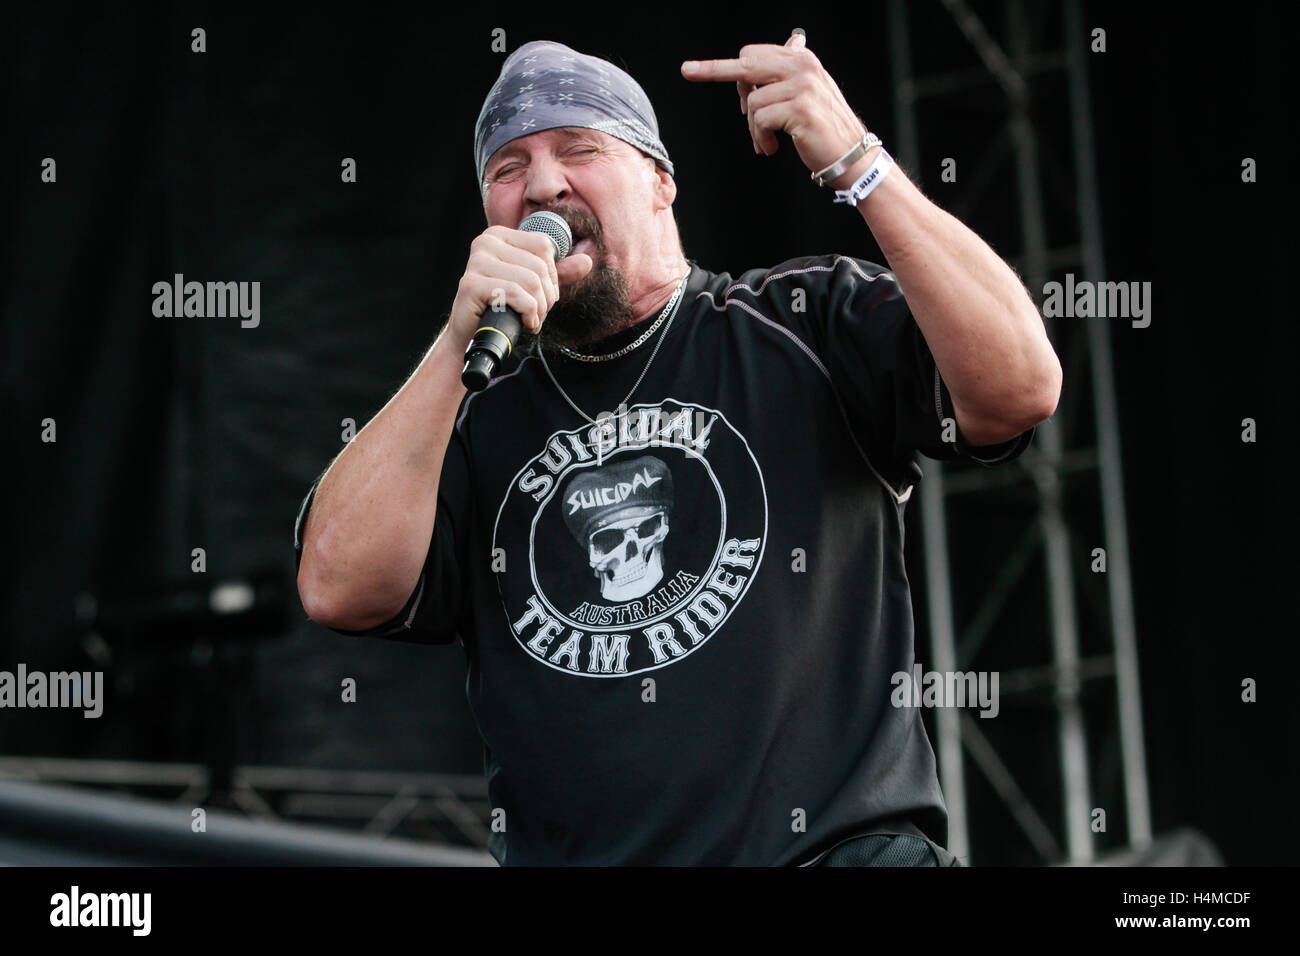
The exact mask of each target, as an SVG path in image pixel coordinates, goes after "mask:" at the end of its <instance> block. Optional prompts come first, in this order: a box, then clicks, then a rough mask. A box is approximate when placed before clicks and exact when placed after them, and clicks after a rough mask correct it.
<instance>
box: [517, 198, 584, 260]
mask: <svg viewBox="0 0 1300 956" xmlns="http://www.w3.org/2000/svg"><path fill="white" fill-rule="evenodd" d="M519 228H520V229H521V230H522V231H524V232H540V233H541V234H542V235H544V236H548V237H550V240H551V242H553V243H555V258H556V259H563V258H564V257H565V256H567V255H568V254H569V250H570V249H572V248H573V233H572V232H571V231H570V230H569V224H568V223H567V222H565V221H564V218H563V217H562V216H559V215H557V214H556V213H553V212H547V211H546V210H544V209H543V210H539V211H537V212H532V213H529V214H528V215H527V216H525V217H524V221H523V222H521V223H520V224H519Z"/></svg>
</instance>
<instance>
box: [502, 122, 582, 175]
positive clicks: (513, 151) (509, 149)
mask: <svg viewBox="0 0 1300 956" xmlns="http://www.w3.org/2000/svg"><path fill="white" fill-rule="evenodd" d="M557 132H558V133H559V134H560V137H561V138H562V139H563V140H564V142H566V143H568V142H572V141H573V140H575V139H585V138H587V136H588V135H589V134H590V133H591V132H592V130H589V129H579V128H574V129H558V130H557ZM593 138H594V137H593ZM527 154H528V151H527V150H526V149H524V148H523V147H522V146H518V145H511V144H510V143H507V144H506V145H505V146H502V147H501V149H500V150H498V151H497V153H496V154H495V155H494V156H493V157H492V160H491V162H490V163H489V165H491V166H492V167H493V168H494V169H495V168H496V167H498V166H500V165H501V164H502V163H504V162H505V161H506V160H508V159H510V158H511V157H514V156H526V155H527Z"/></svg>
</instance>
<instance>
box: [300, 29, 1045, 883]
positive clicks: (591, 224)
mask: <svg viewBox="0 0 1300 956" xmlns="http://www.w3.org/2000/svg"><path fill="white" fill-rule="evenodd" d="M682 75H683V76H684V77H685V78H686V79H687V80H692V81H722V82H734V83H736V86H737V89H738V91H739V97H740V107H741V111H742V112H743V114H744V117H745V119H746V121H747V122H748V124H749V129H750V133H751V135H752V138H753V142H754V149H755V150H756V151H757V152H760V153H764V154H771V153H773V152H775V151H776V149H777V145H778V140H777V134H778V133H779V132H784V133H785V134H786V135H788V136H789V137H790V138H791V140H792V141H793V143H794V147H795V149H796V150H797V151H798V153H799V156H800V158H801V159H802V160H803V162H804V164H805V165H806V166H807V167H808V169H809V171H810V173H813V174H814V176H815V178H817V180H818V182H819V184H820V185H822V186H824V187H826V190H825V194H824V195H825V197H826V201H828V202H829V201H831V200H832V198H834V199H836V200H838V201H842V202H843V203H844V209H845V213H846V214H851V210H852V209H856V210H857V214H858V215H860V216H861V217H862V219H863V221H864V222H865V223H866V226H865V228H864V235H863V239H864V240H865V239H866V235H865V229H866V228H869V229H870V230H871V233H872V235H874V236H875V238H876V241H877V242H878V243H879V245H880V248H881V250H882V251H883V252H884V256H885V258H886V260H887V261H888V265H889V268H888V269H884V268H882V267H880V266H878V265H874V264H872V263H870V262H865V261H863V260H861V259H857V258H854V257H851V256H846V255H825V256H812V257H806V258H800V259H794V260H791V261H789V262H784V263H781V264H780V265H778V266H775V267H773V268H771V269H753V270H750V271H748V272H745V273H743V274H741V275H740V276H739V277H737V278H732V277H731V276H730V275H727V274H715V273H712V272H710V271H708V270H707V269H705V268H703V267H702V266H700V265H698V264H696V263H695V262H693V261H689V260H687V259H686V258H685V256H684V254H683V250H682V245H681V241H680V239H679V236H678V231H677V224H676V221H675V219H674V216H673V203H674V201H675V200H676V198H677V188H676V182H675V180H674V178H673V165H672V163H671V161H670V160H669V157H668V152H667V150H666V149H665V147H664V144H663V143H662V142H661V141H660V137H659V127H658V123H657V120H656V118H655V114H654V111H653V109H652V108H651V105H650V102H649V100H648V99H647V97H646V95H645V93H644V92H643V91H642V90H641V88H640V87H639V86H638V85H637V83H636V82H635V81H634V80H633V79H632V78H631V77H630V76H628V75H627V74H626V73H624V72H623V71H622V70H620V69H618V68H617V67H615V66H613V65H612V64H610V63H608V62H606V61H604V60H601V59H598V58H595V57H591V56H586V55H583V54H580V53H578V52H576V51H574V50H571V49H569V48H568V47H566V46H563V45H561V44H558V43H551V42H534V43H529V44H526V45H525V46H523V47H522V48H520V49H519V50H517V51H516V52H515V53H514V54H513V55H511V56H510V57H509V58H508V59H507V60H506V62H505V64H504V66H503V67H502V70H501V75H500V78H499V79H498V80H497V82H496V84H495V85H494V86H493V87H492V89H491V91H490V92H489V94H488V96H487V99H486V101H485V102H484V104H483V108H482V111H481V113H480V115H479V119H478V126H477V129H476V132H475V161H476V164H477V173H478V178H479V185H480V189H481V192H482V197H483V208H484V212H485V214H486V219H487V224H488V225H487V228H486V229H485V230H484V231H483V232H482V233H481V234H480V235H479V236H478V237H477V238H475V239H474V241H473V242H472V243H471V245H470V250H469V257H468V262H467V265H466V268H465V272H464V275H463V276H462V278H461V280H460V285H459V288H458V292H457V295H456V299H455V301H454V303H453V304H452V307H451V314H450V317H449V318H448V320H447V324H446V327H445V328H444V329H443V330H442V332H441V333H440V334H439V335H438V337H437V339H436V341H435V342H434V343H433V345H432V347H431V348H430V349H429V351H428V353H427V354H426V355H425V357H424V359H423V361H422V362H421V364H420V365H419V367H418V368H417V369H416V371H415V372H414V373H413V374H412V375H411V377H410V378H409V379H408V381H407V382H406V383H405V385H403V386H402V388H401V389H400V391H398V392H397V394H396V395H395V396H394V397H393V398H392V400H391V401H389V402H388V404H387V405H386V406H385V407H384V408H383V410H382V411H380V412H379V413H378V414H377V415H376V416H375V417H374V419H373V420H371V421H370V423H369V424H367V425H366V427H365V428H364V429H363V430H362V431H361V432H360V433H359V434H358V435H357V436H356V437H355V438H354V439H353V440H352V441H351V442H350V443H349V444H348V445H347V447H346V448H345V449H344V450H343V452H342V453H341V454H340V455H339V456H338V457H337V458H336V459H335V461H334V462H333V464H331V465H330V467H329V469H328V470H327V471H326V472H325V473H324V474H323V475H322V476H321V477H320V478H319V479H318V480H317V482H316V484H315V485H314V486H313V488H312V490H311V491H310V492H309V493H308V495H307V498H306V500H305V501H304V502H303V506H302V509H301V511H300V512H299V516H298V522H297V527H296V529H295V546H296V547H297V549H298V554H299V570H298V588H299V592H300V594H301V596H302V600H303V604H304V606H305V608H306V610H307V613H308V614H309V615H310V616H311V618H312V619H313V620H315V621H318V622H320V623H321V624H324V625H326V626H328V627H331V628H333V629H335V630H339V631H342V632H343V633H348V634H365V635H374V636H380V637H386V638H391V639H396V640H406V641H417V642H423V643H444V642H450V641H453V640H459V641H460V643H461V646H462V647H463V649H464V652H465V654H466V657H467V661H468V666H469V677H468V681H467V685H466V692H467V694H468V697H469V703H470V706H471V709H472V712H473V714H474V718H475V720H476V722H477V725H478V728H479V731H480V733H481V734H482V737H483V743H484V767H485V772H486V775H487V782H488V790H489V795H490V798H491V803H492V807H493V808H494V810H495V811H498V812H496V813H495V814H494V819H495V820H496V825H495V826H494V828H493V833H492V838H491V842H490V847H489V848H490V850H491V852H492V854H493V856H495V857H496V859H497V860H498V861H499V862H500V863H502V864H508V865H538V864H566V863H573V864H594V865H608V864H677V865H681V864H705V865H710V864H711V865H717V864H729V865H765V866H766V865H799V864H810V863H821V864H829V865H854V864H902V865H929V866H933V865H942V864H951V863H952V862H954V861H953V857H952V855H951V854H949V853H948V852H947V851H946V850H944V849H943V845H944V844H945V843H946V841H947V811H946V809H945V807H944V802H943V796H942V794H941V792H940V789H939V783H938V779H937V776H936V770H935V760H934V754H933V751H932V749H931V747H930V743H929V740H928V739H927V737H926V733H925V729H924V727H923V725H922V721H921V716H920V712H919V711H918V710H917V709H915V708H901V707H895V706H892V705H891V703H890V697H891V690H892V685H891V677H892V675H894V674H896V673H905V674H910V673H911V671H912V666H913V663H914V659H915V656H914V650H913V622H912V607H911V597H910V594H909V590H908V582H907V577H906V574H905V571H904V564H903V511H904V506H905V504H906V502H907V501H908V499H909V497H910V495H911V493H912V490H913V487H914V486H915V483H916V481H917V480H918V479H919V477H920V470H919V468H918V467H917V465H916V463H915V455H916V453H917V452H920V453H923V454H925V455H927V456H930V457H932V458H940V459H954V458H958V457H967V458H970V459H974V460H976V461H980V462H983V463H986V464H993V463H996V462H1002V461H1007V460H1010V459H1011V458H1014V457H1015V456H1016V455H1018V454H1019V453H1020V452H1021V451H1023V450H1024V448H1025V447H1026V446H1027V445H1028V443H1029V440H1030V438H1031V436H1032V432H1033V426H1034V425H1036V424H1037V423H1039V422H1041V421H1043V420H1044V419H1045V418H1047V417H1048V416H1049V415H1051V414H1052V412H1053V411H1054V409H1055V407H1056V403H1057V399H1058V397H1059V394H1060V387H1061V369H1060V364H1059V362H1058V361H1057V358H1056V355H1055V353H1054V352H1053V350H1052V347H1051V344H1050V343H1049V341H1048V339H1047V336H1046V334H1045V332H1044V329H1043V323H1042V321H1041V319H1040V318H1039V315H1038V312H1037V310H1036V308H1035V306H1034V303H1033V301H1032V300H1031V298H1030V296H1029V295H1028V294H1027V292H1026V290H1025V288H1024V286H1023V285H1022V283H1021V282H1020V280H1019V279H1018V278H1017V276H1016V275H1015V273H1014V272H1013V271H1012V269H1011V268H1010V267H1009V266H1007V264H1006V263H1004V262H1003V261H1002V260H1001V259H1000V258H998V257H997V256H996V255H995V254H994V253H993V252H992V251H991V250H990V249H989V247H988V246H987V245H986V244H985V243H984V242H983V241H982V240H981V239H980V238H979V237H978V236H976V235H975V234H974V233H973V232H971V231H970V230H969V229H967V228H966V227H965V226H964V225H962V224H961V223H960V222H958V221H957V220H956V219H954V218H953V217H952V216H950V215H949V214H947V213H946V212H944V211H943V210H941V209H939V208H938V207H936V206H935V205H933V204H932V203H931V202H929V201H928V200H927V199H926V198H925V197H924V196H923V195H922V194H921V192H920V190H919V189H918V188H917V187H916V186H915V185H913V184H912V183H911V182H910V181H909V180H908V179H907V177H906V176H905V175H904V174H903V172H902V170H901V169H899V168H897V167H895V166H894V165H893V163H892V160H891V159H890V157H889V155H888V153H887V152H886V151H885V150H884V148H883V147H882V146H881V145H880V143H879V140H878V138H877V137H875V136H874V135H873V134H871V133H870V132H869V131H868V130H867V129H865V128H864V126H863V124H862V122H861V121H860V120H859V119H858V118H857V116H856V115H855V114H854V113H853V111H852V110H851V109H850V108H849V106H848V104H847V103H846V102H845V100H844V97H843V95H842V94H841V93H840V90H839V88H838V87H837V86H836V84H835V82H834V81H833V80H832V79H831V77H830V76H829V75H828V74H827V73H826V71H825V70H824V69H823V68H822V66H821V63H820V62H819V61H818V59H817V57H816V56H815V55H814V54H813V53H812V52H811V51H809V50H808V49H807V48H806V47H805V45H804V37H803V36H802V34H801V33H798V32H796V34H795V35H794V36H792V37H791V38H790V40H789V41H788V42H787V43H786V44H784V45H755V46H747V47H745V48H743V49H742V50H741V51H740V56H739V58H738V59H730V60H712V61H702V62H687V63H684V64H683V65H682ZM720 161H722V162H729V161H731V160H729V159H728V158H727V157H725V156H724V157H720ZM832 191H833V192H832ZM538 210H550V211H553V212H555V213H557V214H558V215H560V216H562V217H563V218H564V219H565V220H566V222H567V223H568V224H569V226H570V228H571V230H572V232H573V236H574V240H575V245H574V249H573V253H572V254H571V255H570V256H569V257H567V258H565V259H562V260H560V261H559V262H556V261H554V252H553V248H552V246H551V241H550V240H549V239H548V238H546V237H545V236H542V235H540V234H537V233H533V232H525V231H519V230H517V229H516V228H515V227H516V226H517V225H518V224H519V223H520V221H521V220H522V219H523V218H524V217H525V216H526V215H528V214H529V213H532V212H535V211H538ZM810 242H811V244H813V245H816V241H815V238H813V239H812V240H810ZM502 305H506V306H509V307H510V308H512V309H514V310H515V311H517V312H518V313H519V315H520V316H521V317H522V319H523V322H524V326H525V335H524V336H523V337H522V341H520V342H519V343H517V344H516V346H515V348H514V350H513V352H512V353H511V355H510V356H509V357H508V358H507V360H506V362H505V363H504V365H503V366H502V368H500V369H499V370H498V374H497V377H495V378H493V379H492V381H491V383H490V384H489V385H488V386H487V387H486V388H485V389H483V390H482V391H481V392H475V393H472V394H467V392H466V389H465V387H464V386H463V385H462V384H461V371H462V367H463V365H464V355H465V351H466V348H467V346H468V345H469V343H470V340H471V339H472V337H473V335H474V332H475V330H476V329H477V328H479V326H480V325H485V324H491V323H490V315H491V313H490V310H491V309H492V308H493V307H494V306H496V307H497V308H500V307H501V306H502ZM485 313H486V314H485Z"/></svg>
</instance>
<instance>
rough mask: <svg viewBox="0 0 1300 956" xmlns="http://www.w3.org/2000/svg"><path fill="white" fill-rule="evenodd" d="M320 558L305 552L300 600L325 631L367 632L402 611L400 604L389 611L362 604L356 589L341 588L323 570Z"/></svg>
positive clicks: (306, 549)
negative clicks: (328, 629)
mask: <svg viewBox="0 0 1300 956" xmlns="http://www.w3.org/2000/svg"><path fill="white" fill-rule="evenodd" d="M321 567H322V562H321V560H320V558H319V556H318V555H317V554H315V553H314V552H313V551H311V550H309V549H308V548H306V547H304V548H303V555H302V561H301V563H300V564H299V565H298V598H299V600H300V601H302V607H303V610H304V611H306V612H307V616H308V617H309V618H311V619H312V620H313V621H315V622H316V623H317V624H320V625H323V626H324V627H329V628H336V629H338V630H343V631H365V630H369V629H370V628H372V627H378V626H379V625H380V624H383V623H385V622H386V621H390V620H392V619H393V618H394V617H396V616H397V614H398V612H399V611H401V609H402V606H403V604H404V603H405V602H404V601H403V602H400V603H398V604H396V605H395V606H392V607H389V606H388V605H387V604H384V605H383V606H379V605H376V604H375V603H374V602H373V600H371V601H362V600H361V598H362V592H359V591H358V590H357V589H356V588H347V587H341V586H339V585H338V583H337V582H335V581H332V580H330V578H329V577H328V576H327V575H326V574H324V573H323V572H322V570H321Z"/></svg>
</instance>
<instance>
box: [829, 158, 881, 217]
mask: <svg viewBox="0 0 1300 956" xmlns="http://www.w3.org/2000/svg"><path fill="white" fill-rule="evenodd" d="M893 168H894V157H892V156H890V155H889V153H888V152H886V151H885V147H883V146H882V147H880V152H879V153H877V154H876V158H875V160H873V161H872V163H871V165H870V166H868V167H867V171H866V172H865V173H863V174H862V175H861V176H859V177H858V181H857V182H855V183H854V184H853V185H852V186H850V187H849V188H848V189H837V190H835V201H836V202H846V203H849V204H850V205H853V206H856V205H857V204H858V203H860V202H862V200H864V199H866V198H867V197H868V196H870V195H871V190H873V189H875V188H876V187H877V186H879V185H880V184H881V183H882V182H884V180H885V177H886V176H888V175H889V171H890V170H891V169H893Z"/></svg>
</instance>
